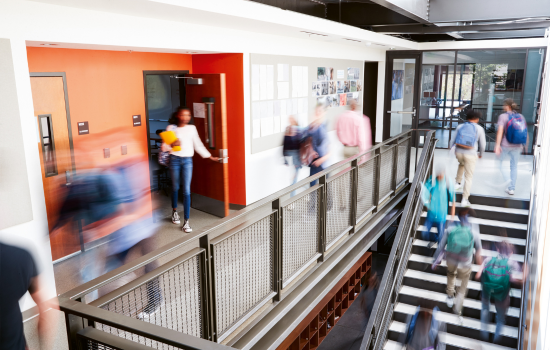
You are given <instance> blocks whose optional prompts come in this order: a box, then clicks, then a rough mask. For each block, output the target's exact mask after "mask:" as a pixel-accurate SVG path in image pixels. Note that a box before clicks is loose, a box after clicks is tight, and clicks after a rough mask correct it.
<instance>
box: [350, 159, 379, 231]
mask: <svg viewBox="0 0 550 350" xmlns="http://www.w3.org/2000/svg"><path fill="white" fill-rule="evenodd" d="M375 170H376V158H373V159H370V160H368V161H367V162H365V163H363V164H361V165H359V171H358V175H357V179H358V183H357V215H356V218H355V219H356V220H357V219H359V218H360V217H361V215H363V214H365V212H366V211H367V210H369V209H370V208H372V207H373V206H374V205H375V203H374V185H375V184H374V178H375V176H376V171H375Z"/></svg>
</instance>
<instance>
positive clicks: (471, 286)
mask: <svg viewBox="0 0 550 350" xmlns="http://www.w3.org/2000/svg"><path fill="white" fill-rule="evenodd" d="M404 277H405V278H412V279H416V280H420V281H424V282H432V283H437V284H440V285H443V286H447V276H442V275H436V274H434V273H429V272H424V271H418V270H412V269H407V270H406V271H405V275H404ZM460 283H461V282H460V280H458V279H457V280H456V282H455V285H456V286H460ZM468 290H472V291H477V292H479V291H481V283H479V282H478V281H469V282H468ZM510 296H511V297H512V298H518V299H519V298H521V290H520V289H517V288H511V289H510Z"/></svg>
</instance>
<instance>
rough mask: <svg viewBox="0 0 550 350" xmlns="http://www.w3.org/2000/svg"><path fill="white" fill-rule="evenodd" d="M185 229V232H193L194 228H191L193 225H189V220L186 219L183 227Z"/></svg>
mask: <svg viewBox="0 0 550 350" xmlns="http://www.w3.org/2000/svg"><path fill="white" fill-rule="evenodd" d="M181 229H182V230H183V232H185V233H189V232H192V231H193V229H192V228H191V226H189V220H184V222H183V227H182V228H181Z"/></svg>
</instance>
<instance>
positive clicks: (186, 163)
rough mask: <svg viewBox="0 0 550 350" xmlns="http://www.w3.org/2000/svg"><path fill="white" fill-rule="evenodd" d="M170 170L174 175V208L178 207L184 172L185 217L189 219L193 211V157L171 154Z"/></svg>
mask: <svg viewBox="0 0 550 350" xmlns="http://www.w3.org/2000/svg"><path fill="white" fill-rule="evenodd" d="M170 172H171V175H172V208H176V209H177V208H178V191H179V189H180V183H181V180H180V174H182V173H183V176H182V178H183V218H184V219H185V220H187V219H189V212H190V211H191V178H192V177H193V158H191V157H178V156H175V155H170Z"/></svg>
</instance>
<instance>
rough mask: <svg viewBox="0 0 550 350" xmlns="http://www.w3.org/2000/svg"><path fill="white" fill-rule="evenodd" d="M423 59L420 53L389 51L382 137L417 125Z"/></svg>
mask: <svg viewBox="0 0 550 350" xmlns="http://www.w3.org/2000/svg"><path fill="white" fill-rule="evenodd" d="M420 60H421V55H420V53H417V52H387V53H386V82H385V87H384V89H385V91H384V96H385V97H384V128H383V140H387V139H389V138H391V137H393V136H396V135H399V134H400V133H402V132H405V131H407V130H409V129H413V128H416V127H417V126H416V116H417V111H418V89H417V88H416V82H418V80H419V72H420V69H419V67H420Z"/></svg>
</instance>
